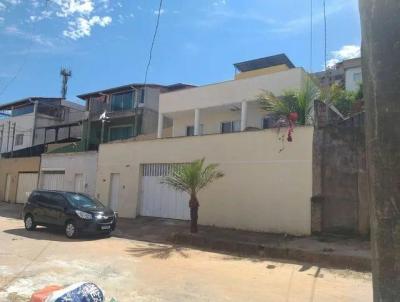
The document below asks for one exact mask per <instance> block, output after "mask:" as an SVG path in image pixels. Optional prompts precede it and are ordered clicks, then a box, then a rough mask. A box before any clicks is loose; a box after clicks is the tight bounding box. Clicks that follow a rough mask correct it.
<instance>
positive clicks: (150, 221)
mask: <svg viewBox="0 0 400 302" xmlns="http://www.w3.org/2000/svg"><path fill="white" fill-rule="evenodd" d="M114 236H117V237H122V238H130V239H134V240H141V241H147V242H153V243H174V244H178V245H183V246H192V247H196V248H200V249H202V250H206V251H218V252H225V253H229V254H233V255H236V256H246V257H249V256H250V257H256V258H260V257H261V258H276V259H283V260H290V261H300V262H307V263H310V264H315V265H319V266H324V267H332V268H342V269H353V270H357V271H370V269H371V264H370V262H371V255H370V242H369V241H367V240H363V239H360V238H344V237H337V236H328V235H324V236H310V237H292V236H284V235H279V234H267V233H258V232H247V231H239V230H232V229H222V228H216V227H209V226H200V227H199V233H197V234H190V233H189V223H188V222H186V221H179V220H171V219H160V218H150V217H139V218H137V219H120V221H119V223H118V229H117V230H116V232H115V234H114Z"/></svg>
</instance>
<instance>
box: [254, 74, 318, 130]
mask: <svg viewBox="0 0 400 302" xmlns="http://www.w3.org/2000/svg"><path fill="white" fill-rule="evenodd" d="M318 96H319V90H318V89H317V87H316V86H315V85H313V84H312V83H311V81H307V82H306V84H305V85H304V86H303V87H302V88H301V89H300V90H287V91H285V92H284V93H283V95H282V96H279V97H278V96H275V95H274V94H273V93H271V92H268V91H265V92H264V93H262V94H260V95H259V96H258V97H257V100H258V101H259V103H260V106H261V108H262V109H264V110H265V111H267V112H272V113H275V114H276V115H278V116H280V117H283V118H288V117H289V115H290V114H291V113H297V124H299V125H306V124H308V123H310V122H311V120H312V110H313V103H314V101H315V100H316V99H317V98H318Z"/></svg>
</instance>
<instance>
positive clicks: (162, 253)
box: [126, 244, 189, 259]
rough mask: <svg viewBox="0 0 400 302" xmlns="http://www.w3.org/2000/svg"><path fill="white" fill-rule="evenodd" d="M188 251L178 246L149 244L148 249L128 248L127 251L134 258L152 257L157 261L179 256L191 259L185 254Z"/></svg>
mask: <svg viewBox="0 0 400 302" xmlns="http://www.w3.org/2000/svg"><path fill="white" fill-rule="evenodd" d="M186 250H188V249H187V248H184V247H181V246H176V245H172V246H171V245H158V244H149V246H146V247H132V248H128V249H127V250H126V251H127V253H129V254H131V255H132V256H134V257H144V256H151V257H152V258H157V259H168V258H170V257H171V256H173V255H179V256H181V257H183V258H189V254H188V253H186V252H185V251H186Z"/></svg>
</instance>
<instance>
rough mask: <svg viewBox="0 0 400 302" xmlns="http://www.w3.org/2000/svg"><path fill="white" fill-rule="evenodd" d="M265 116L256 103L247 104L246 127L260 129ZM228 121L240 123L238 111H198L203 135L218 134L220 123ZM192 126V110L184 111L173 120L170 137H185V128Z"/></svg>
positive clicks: (208, 109) (217, 109)
mask: <svg viewBox="0 0 400 302" xmlns="http://www.w3.org/2000/svg"><path fill="white" fill-rule="evenodd" d="M232 108H233V107H232ZM239 108H240V105H239ZM265 115H266V112H265V111H264V110H261V109H260V108H259V106H258V105H257V104H256V103H249V104H248V108H247V125H246V127H253V128H258V129H262V119H263V117H265ZM229 121H240V111H238V110H237V111H231V110H230V108H229V107H219V108H207V109H201V110H200V124H201V125H203V126H202V127H203V134H215V133H220V132H221V123H222V122H229ZM193 125H194V110H193V111H186V112H184V113H181V114H179V115H177V116H176V117H175V118H174V119H173V127H172V129H173V130H172V136H174V137H177V136H186V127H187V126H193ZM163 137H164V136H163Z"/></svg>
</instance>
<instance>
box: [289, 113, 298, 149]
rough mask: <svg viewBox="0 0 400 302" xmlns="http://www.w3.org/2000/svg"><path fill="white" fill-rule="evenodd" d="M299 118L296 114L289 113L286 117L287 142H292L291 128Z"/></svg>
mask: <svg viewBox="0 0 400 302" xmlns="http://www.w3.org/2000/svg"><path fill="white" fill-rule="evenodd" d="M298 118H299V115H298V113H297V112H290V113H289V115H288V120H289V129H288V135H287V141H288V142H292V141H293V138H292V133H293V128H294V125H295V124H296V121H297V119H298Z"/></svg>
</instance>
